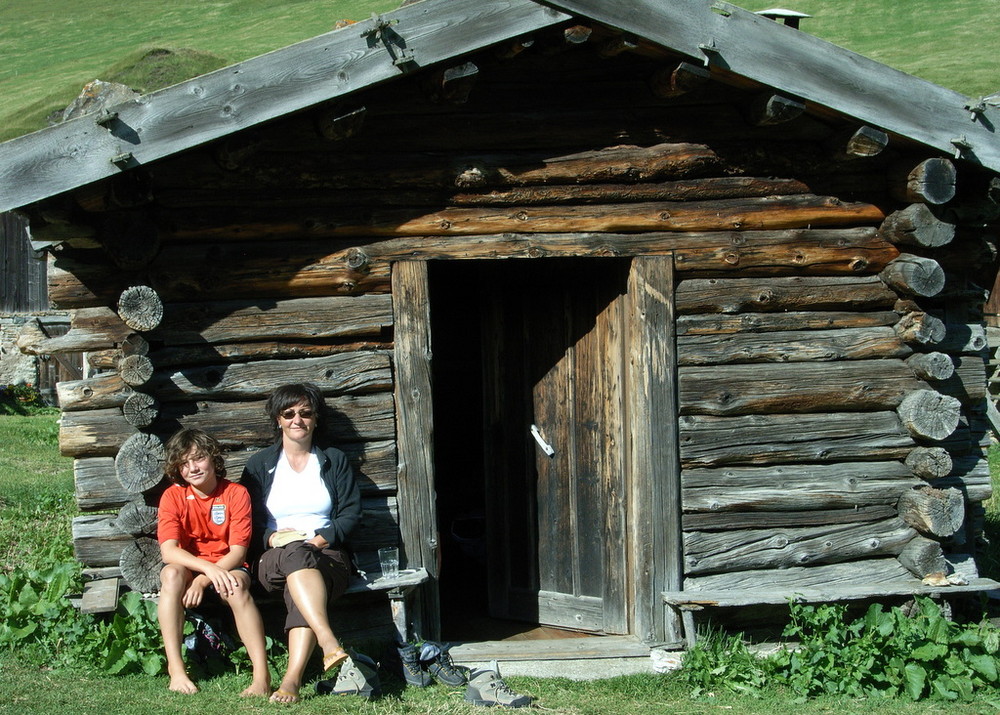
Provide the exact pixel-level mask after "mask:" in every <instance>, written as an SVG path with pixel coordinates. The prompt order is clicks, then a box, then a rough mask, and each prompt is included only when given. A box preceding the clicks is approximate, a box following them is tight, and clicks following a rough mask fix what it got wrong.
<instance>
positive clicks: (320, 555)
mask: <svg viewBox="0 0 1000 715" xmlns="http://www.w3.org/2000/svg"><path fill="white" fill-rule="evenodd" d="M301 569H317V570H318V571H319V572H320V574H322V576H323V582H324V583H325V584H326V599H327V600H326V602H327V608H329V606H330V604H332V603H333V602H334V601H336V600H337V599H338V598H340V597H341V596H342V595H343V593H344V591H346V590H347V582H348V579H349V578H350V560H349V558H348V556H347V553H346V552H344V551H342V550H341V549H318V548H316V547H315V546H313V545H312V544H309V543H307V542H305V541H293V542H292V543H290V544H288V545H287V546H279V547H277V548H274V549H268V550H267V551H265V552H264V555H263V556H261V557H260V565H259V567H258V569H257V578H258V580H259V581H260V583H261V585H262V586H263V587H264V590H266V591H267V592H268V593H278V592H279V591H280V592H281V593H282V594H283V596H284V599H285V608H286V609H287V610H288V617H287V618H285V630H286V631H288V630H291V629H292V628H304V627H307V626H308V624H307V623H306V619H305V618H304V617H303V616H302V613H301V612H300V611H299V609H298V607H297V606H296V605H295V602H294V601H293V600H292V595H291V594H290V593H289V592H288V589H286V588H285V580H286V578H287V577H288V574H290V573H294V572H296V571H299V570H301Z"/></svg>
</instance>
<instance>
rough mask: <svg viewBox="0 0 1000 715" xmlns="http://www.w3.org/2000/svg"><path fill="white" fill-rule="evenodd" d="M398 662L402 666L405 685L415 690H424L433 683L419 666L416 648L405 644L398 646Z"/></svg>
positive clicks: (418, 655)
mask: <svg viewBox="0 0 1000 715" xmlns="http://www.w3.org/2000/svg"><path fill="white" fill-rule="evenodd" d="M397 650H398V651H399V661H400V662H401V663H402V664H403V680H405V681H406V684H407V685H413V686H414V687H417V688H426V687H427V686H428V685H430V684H431V683H432V682H433V681H432V679H431V676H430V674H429V673H426V672H425V671H424V669H423V668H422V667H421V665H420V654H419V653H418V652H417V648H416V646H413V645H410V644H407V645H403V646H398V647H397Z"/></svg>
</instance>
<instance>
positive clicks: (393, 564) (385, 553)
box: [378, 546, 399, 578]
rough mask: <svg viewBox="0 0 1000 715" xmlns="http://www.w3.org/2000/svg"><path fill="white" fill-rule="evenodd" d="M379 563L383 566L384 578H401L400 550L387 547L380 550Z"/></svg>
mask: <svg viewBox="0 0 1000 715" xmlns="http://www.w3.org/2000/svg"><path fill="white" fill-rule="evenodd" d="M378 561H379V563H380V564H381V565H382V577H383V578H396V577H397V576H399V549H398V548H396V547H395V546H385V547H382V548H381V549H379V550H378Z"/></svg>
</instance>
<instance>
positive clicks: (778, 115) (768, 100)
mask: <svg viewBox="0 0 1000 715" xmlns="http://www.w3.org/2000/svg"><path fill="white" fill-rule="evenodd" d="M805 111H806V105H805V104H804V103H803V102H800V101H799V100H797V99H792V98H791V97H786V96H783V95H780V94H772V93H771V92H763V93H761V94H758V95H757V96H756V97H754V98H753V99H752V100H751V101H750V105H749V106H748V107H747V121H749V122H750V123H751V124H753V125H754V126H757V127H770V126H774V125H776V124H784V123H785V122H790V121H792V120H793V119H797V118H798V117H800V116H801V115H802V114H803V113H804V112H805Z"/></svg>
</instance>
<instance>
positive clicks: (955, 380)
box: [932, 355, 987, 407]
mask: <svg viewBox="0 0 1000 715" xmlns="http://www.w3.org/2000/svg"><path fill="white" fill-rule="evenodd" d="M954 365H955V372H954V373H953V374H952V375H951V377H947V378H945V379H943V380H936V381H934V382H933V383H932V385H933V387H934V389H935V390H937V391H938V392H940V393H941V394H942V395H949V396H951V397H954V398H955V399H957V400H958V401H959V402H961V403H962V404H963V405H968V406H970V407H981V406H982V405H983V404H984V400H985V398H986V395H987V385H986V363H985V361H984V360H983V358H982V356H981V355H959V356H956V357H955V358H954Z"/></svg>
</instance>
